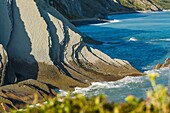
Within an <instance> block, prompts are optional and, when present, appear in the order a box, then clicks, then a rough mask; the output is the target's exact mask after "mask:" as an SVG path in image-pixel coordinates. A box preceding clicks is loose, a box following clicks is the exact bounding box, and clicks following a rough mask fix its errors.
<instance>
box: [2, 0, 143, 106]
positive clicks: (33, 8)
mask: <svg viewBox="0 0 170 113" xmlns="http://www.w3.org/2000/svg"><path fill="white" fill-rule="evenodd" d="M0 14H3V16H1V17H0V28H1V29H0V43H1V44H2V45H3V46H4V48H5V50H6V51H7V54H8V63H7V66H6V68H5V67H4V68H3V69H5V70H6V71H5V73H4V75H3V74H1V79H2V81H4V82H3V85H6V86H2V87H0V101H1V102H4V103H7V104H9V103H10V104H11V103H13V102H14V104H16V103H28V102H30V101H28V100H31V99H32V96H30V95H32V94H33V93H35V92H37V93H38V94H39V95H40V97H42V98H43V97H45V96H44V95H53V94H54V93H53V92H54V90H55V89H58V88H59V89H64V90H68V89H73V88H74V87H77V86H79V87H86V86H88V85H90V84H91V82H95V81H114V80H118V79H121V78H123V77H125V76H137V75H142V73H140V72H139V71H138V70H136V69H135V68H133V67H132V66H131V65H130V64H129V63H128V62H127V61H125V60H120V59H112V58H110V57H109V56H107V55H106V54H104V53H102V52H100V51H99V50H97V49H93V48H91V47H88V46H87V42H90V39H89V38H88V37H85V36H83V35H81V33H80V32H79V31H78V30H77V29H76V28H75V27H74V26H73V25H72V24H70V23H69V21H68V20H67V19H65V18H64V16H62V15H61V14H60V13H59V12H58V11H56V10H55V9H54V8H52V7H50V6H49V5H48V4H46V2H45V1H44V0H11V1H10V0H9V1H7V0H1V1H0ZM88 39H89V40H88ZM1 48H2V47H1ZM5 50H4V49H3V48H2V49H1V50H0V52H1V53H0V54H1V55H2V56H3V55H5V56H6V53H5ZM6 58H7V57H6ZM3 59H4V57H3V58H2V60H1V62H2V61H7V59H5V60H3ZM4 64H5V63H4ZM4 66H5V65H4ZM3 69H2V70H3ZM3 76H4V77H3ZM14 83H15V84H14ZM16 83H17V84H16ZM8 84H11V85H8ZM11 105H12V104H11Z"/></svg>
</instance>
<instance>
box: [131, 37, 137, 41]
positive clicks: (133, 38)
mask: <svg viewBox="0 0 170 113" xmlns="http://www.w3.org/2000/svg"><path fill="white" fill-rule="evenodd" d="M129 41H138V39H137V38H135V37H131V38H129Z"/></svg>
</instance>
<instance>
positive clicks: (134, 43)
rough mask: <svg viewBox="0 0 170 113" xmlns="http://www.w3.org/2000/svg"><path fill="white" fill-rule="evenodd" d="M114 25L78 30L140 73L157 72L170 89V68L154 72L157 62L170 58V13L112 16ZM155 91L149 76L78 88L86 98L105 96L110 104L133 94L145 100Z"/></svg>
mask: <svg viewBox="0 0 170 113" xmlns="http://www.w3.org/2000/svg"><path fill="white" fill-rule="evenodd" d="M108 18H109V19H110V22H108V23H102V24H101V23H100V24H93V25H86V26H81V27H78V29H79V30H80V31H81V32H83V33H84V34H86V35H88V36H90V37H92V38H93V39H95V40H98V41H102V42H104V44H102V45H89V46H92V47H93V48H97V49H99V50H101V51H103V52H104V53H106V54H108V55H109V56H111V57H112V58H120V59H124V60H128V61H129V62H130V63H131V64H132V65H133V66H134V67H135V68H137V69H138V70H140V71H142V72H145V73H149V72H153V71H154V72H155V71H156V72H157V73H159V74H160V77H159V78H158V79H157V83H158V84H164V85H165V86H167V87H168V86H169V77H170V69H161V70H152V68H153V66H154V65H156V64H157V63H163V62H164V61H165V59H166V58H168V57H169V58H170V12H155V13H133V14H120V15H113V16H109V17H108ZM150 88H151V85H150V82H149V81H148V79H147V78H146V77H126V78H124V79H122V80H119V81H115V82H97V83H93V84H92V85H91V86H89V87H87V88H76V90H75V92H76V93H80V92H81V93H83V94H85V95H86V96H94V95H98V94H105V95H107V97H108V98H109V99H108V100H109V101H117V102H120V101H123V100H124V98H125V97H126V96H128V95H129V94H133V95H135V96H136V97H138V98H145V94H146V91H147V90H148V89H150Z"/></svg>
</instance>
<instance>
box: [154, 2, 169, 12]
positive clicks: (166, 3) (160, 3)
mask: <svg viewBox="0 0 170 113" xmlns="http://www.w3.org/2000/svg"><path fill="white" fill-rule="evenodd" d="M155 2H156V3H157V4H158V5H160V6H161V7H162V9H165V10H168V9H170V0H155Z"/></svg>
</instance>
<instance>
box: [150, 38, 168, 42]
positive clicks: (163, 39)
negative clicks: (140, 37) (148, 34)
mask: <svg viewBox="0 0 170 113" xmlns="http://www.w3.org/2000/svg"><path fill="white" fill-rule="evenodd" d="M151 41H152V42H157V41H165V42H166V41H167V42H169V41H170V38H162V39H153V40H151Z"/></svg>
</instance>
